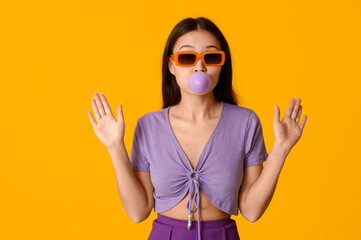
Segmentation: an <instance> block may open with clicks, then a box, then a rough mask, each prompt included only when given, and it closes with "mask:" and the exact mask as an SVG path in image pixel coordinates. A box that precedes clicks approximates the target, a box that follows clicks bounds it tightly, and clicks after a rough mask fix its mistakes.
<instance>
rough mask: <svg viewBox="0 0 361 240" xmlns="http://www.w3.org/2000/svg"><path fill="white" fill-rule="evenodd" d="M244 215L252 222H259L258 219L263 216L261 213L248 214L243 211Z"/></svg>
mask: <svg viewBox="0 0 361 240" xmlns="http://www.w3.org/2000/svg"><path fill="white" fill-rule="evenodd" d="M241 214H242V216H243V217H244V218H245V219H246V220H247V221H248V222H251V223H254V222H257V221H258V219H260V218H261V216H259V215H256V214H246V213H244V212H243V213H242V212H241Z"/></svg>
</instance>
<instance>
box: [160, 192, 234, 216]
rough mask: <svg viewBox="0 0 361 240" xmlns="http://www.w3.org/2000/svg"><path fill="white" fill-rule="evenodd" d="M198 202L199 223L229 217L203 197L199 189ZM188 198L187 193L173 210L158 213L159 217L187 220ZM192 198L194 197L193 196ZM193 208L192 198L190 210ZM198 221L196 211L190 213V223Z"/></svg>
mask: <svg viewBox="0 0 361 240" xmlns="http://www.w3.org/2000/svg"><path fill="white" fill-rule="evenodd" d="M199 193H200V200H199V208H200V211H199V218H200V221H214V220H221V219H225V218H227V217H229V216H230V214H228V213H225V212H223V211H222V210H220V209H218V208H217V207H215V206H214V205H213V204H212V203H211V202H210V201H209V200H208V198H207V197H206V195H204V193H203V192H202V190H201V189H199ZM188 197H189V192H188V193H187V195H186V196H185V197H184V198H183V199H182V200H181V201H180V202H179V203H178V204H177V205H176V206H174V207H173V208H171V209H169V210H167V211H165V212H162V213H159V214H160V215H164V216H167V217H171V218H175V219H180V220H188V214H189V212H188V210H187V201H188ZM193 197H194V196H193ZM194 208H195V205H194V198H192V208H191V209H192V210H193V209H194ZM197 220H198V210H196V211H195V212H194V213H192V221H197Z"/></svg>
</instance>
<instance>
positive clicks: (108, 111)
mask: <svg viewBox="0 0 361 240" xmlns="http://www.w3.org/2000/svg"><path fill="white" fill-rule="evenodd" d="M100 99H101V100H102V103H103V106H104V109H105V113H106V114H107V115H108V114H109V115H112V116H113V113H112V110H111V109H110V107H109V104H108V101H107V99H106V98H105V95H104V94H103V93H100ZM113 117H114V116H113Z"/></svg>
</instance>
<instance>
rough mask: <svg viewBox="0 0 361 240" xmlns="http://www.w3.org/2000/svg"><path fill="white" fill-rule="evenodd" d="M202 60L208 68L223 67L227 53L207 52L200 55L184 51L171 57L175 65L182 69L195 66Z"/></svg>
mask: <svg viewBox="0 0 361 240" xmlns="http://www.w3.org/2000/svg"><path fill="white" fill-rule="evenodd" d="M200 58H201V59H202V61H203V63H204V65H206V66H222V65H223V64H224V60H225V53H224V51H206V52H204V53H201V54H199V53H197V52H192V51H183V52H176V53H174V54H172V55H170V59H172V60H173V61H175V65H177V66H181V67H192V66H195V65H196V63H197V62H198V59H200Z"/></svg>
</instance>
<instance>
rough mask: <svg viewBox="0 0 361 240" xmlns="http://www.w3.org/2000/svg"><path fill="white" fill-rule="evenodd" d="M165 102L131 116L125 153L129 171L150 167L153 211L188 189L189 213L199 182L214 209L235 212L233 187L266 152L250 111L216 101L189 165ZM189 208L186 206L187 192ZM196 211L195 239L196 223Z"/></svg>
mask: <svg viewBox="0 0 361 240" xmlns="http://www.w3.org/2000/svg"><path fill="white" fill-rule="evenodd" d="M168 110H169V107H166V108H163V109H161V110H159V111H154V112H149V113H146V114H144V115H143V116H142V117H140V118H139V119H138V120H137V124H136V127H135V131H134V136H133V145H132V149H131V153H130V163H131V166H132V168H133V170H134V171H150V176H151V181H152V183H153V186H154V192H153V197H154V199H155V207H154V211H155V212H156V213H161V212H165V211H167V210H169V209H171V208H173V207H174V206H176V205H177V204H178V203H179V202H180V201H181V200H182V199H183V198H184V197H185V195H186V194H187V192H188V191H189V193H190V194H189V198H188V202H187V210H188V211H189V214H190V215H191V213H193V212H195V211H196V210H197V209H198V208H199V188H201V189H202V191H203V193H204V194H205V195H206V197H207V198H208V199H209V201H210V202H211V203H212V204H213V205H214V206H215V207H217V208H218V209H220V210H222V211H224V212H226V213H228V214H230V215H235V216H237V215H238V198H239V190H240V187H241V184H242V180H243V170H244V168H246V167H250V166H254V165H257V164H261V163H263V162H264V161H266V159H267V157H268V153H267V151H266V146H265V143H264V139H263V133H262V126H261V122H260V119H259V118H258V116H257V115H256V113H255V112H254V111H253V110H251V109H249V108H245V107H241V106H237V105H233V104H230V103H226V102H223V101H222V113H221V117H220V119H219V121H218V123H217V126H216V128H215V130H214V131H213V133H212V135H211V137H210V138H209V139H208V142H207V143H206V145H205V147H204V149H203V151H202V153H201V154H200V157H199V159H198V162H197V164H196V166H195V168H194V169H193V168H192V166H191V164H190V162H189V160H188V158H187V156H186V154H185V152H184V151H183V149H182V147H181V146H180V144H179V142H178V140H177V138H176V137H175V135H174V133H173V130H172V128H171V125H170V123H169V117H168ZM193 193H195V194H194V203H195V208H194V210H191V206H192V205H191V201H192V195H193ZM199 220H200V219H199V211H198V239H199V240H201V238H200V224H199Z"/></svg>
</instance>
